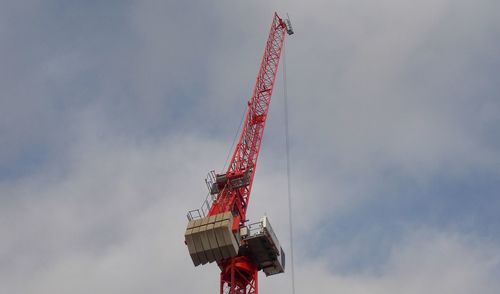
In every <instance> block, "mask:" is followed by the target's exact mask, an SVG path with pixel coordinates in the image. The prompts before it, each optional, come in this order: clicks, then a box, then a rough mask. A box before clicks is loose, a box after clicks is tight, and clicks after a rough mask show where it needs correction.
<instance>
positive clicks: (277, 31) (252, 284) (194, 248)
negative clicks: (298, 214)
mask: <svg viewBox="0 0 500 294" xmlns="http://www.w3.org/2000/svg"><path fill="white" fill-rule="evenodd" d="M286 33H288V34H289V35H291V34H293V30H292V27H291V24H290V21H289V20H288V19H285V20H283V19H281V18H280V17H279V16H278V14H276V13H275V14H274V18H273V21H272V24H271V29H270V31H269V37H268V39H267V42H266V47H265V50H264V55H263V57H262V61H261V65H260V69H259V72H258V74H257V80H256V83H255V87H254V89H253V93H252V96H251V98H250V100H249V101H248V106H247V110H246V114H245V119H244V122H243V125H242V130H241V134H240V137H239V140H238V143H237V144H236V147H235V150H234V153H233V155H232V158H231V161H230V163H229V166H228V168H227V170H226V171H225V173H220V174H216V173H215V172H214V171H211V172H210V173H209V175H208V177H207V179H206V183H207V187H208V189H209V195H208V196H207V199H206V200H205V202H204V204H203V206H202V208H201V209H196V210H192V211H190V212H189V213H188V219H189V223H188V226H187V229H186V233H185V243H186V245H187V246H188V250H189V253H190V256H191V258H192V260H193V263H194V265H195V266H197V265H200V264H205V263H210V262H217V264H218V265H219V268H220V269H221V274H220V293H221V294H224V293H230V294H233V293H234V294H236V293H244V294H254V293H255V294H256V293H258V283H257V281H258V280H257V278H258V271H259V270H263V271H264V273H265V274H266V275H267V276H269V275H273V274H278V273H282V272H284V266H285V256H284V252H283V250H282V249H281V247H280V245H279V242H278V240H277V238H276V235H275V234H274V231H273V229H272V227H271V225H270V223H269V220H268V219H267V217H263V218H262V219H261V220H260V222H257V223H253V224H250V225H246V221H247V220H246V211H247V208H248V204H249V200H250V192H251V190H252V184H253V179H254V175H255V170H256V167H257V159H258V157H259V150H260V146H261V143H262V137H263V134H264V127H265V125H266V120H267V114H268V111H269V105H270V102H271V95H272V93H273V88H274V82H275V80H276V75H277V72H278V65H279V61H280V57H281V51H282V48H283V42H284V40H285V35H286Z"/></svg>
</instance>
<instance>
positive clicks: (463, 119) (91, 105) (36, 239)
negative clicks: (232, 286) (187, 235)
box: [0, 0, 500, 293]
mask: <svg viewBox="0 0 500 294" xmlns="http://www.w3.org/2000/svg"><path fill="white" fill-rule="evenodd" d="M23 3H24V4H22V3H17V2H15V3H14V2H12V3H7V4H5V7H4V8H5V9H2V10H1V11H0V16H1V17H0V41H1V42H0V44H1V45H0V54H1V55H2V64H3V66H2V68H1V69H0V77H1V79H0V95H1V96H0V104H1V107H0V134H1V136H0V143H1V144H0V145H1V146H2V148H1V149H0V232H1V234H2V236H6V237H3V238H2V241H1V242H0V285H1V286H0V292H8V293H54V292H56V293H60V292H62V293H64V292H71V293H89V292H95V293H100V292H106V293H137V292H146V293H155V292H160V291H161V292H164V291H171V292H187V293H190V292H195V291H205V292H207V291H214V292H215V291H217V278H218V269H217V267H216V266H205V267H203V268H193V267H192V266H191V264H190V261H189V258H188V256H187V252H186V249H185V246H184V244H183V242H182V241H183V240H182V235H183V230H184V226H185V222H186V220H185V217H184V213H185V211H187V210H188V209H192V208H195V207H198V206H199V205H200V203H201V201H202V199H203V197H204V195H205V190H204V184H203V182H202V179H203V177H204V176H205V173H206V171H208V170H209V169H212V168H220V167H221V166H222V164H223V161H224V160H225V156H226V152H227V149H228V148H229V144H230V143H231V142H230V140H231V139H232V136H233V131H234V130H235V128H236V126H237V124H238V122H239V118H240V115H241V113H242V112H243V107H244V105H245V100H246V98H245V97H248V95H249V94H250V92H251V88H252V86H253V82H254V79H255V72H256V71H257V67H258V63H259V61H260V60H259V59H260V54H261V52H262V47H263V43H264V40H265V36H266V33H267V30H268V26H269V21H270V17H271V16H272V12H273V11H274V9H275V7H273V6H279V7H283V9H285V8H286V9H287V10H288V11H289V12H290V15H291V16H292V21H293V24H294V27H295V30H296V32H297V33H296V35H294V36H293V37H291V38H289V39H288V40H287V49H286V50H287V68H288V86H289V94H290V115H291V126H290V127H291V131H292V138H291V139H292V168H293V169H292V176H293V178H292V180H293V182H292V185H293V195H294V207H295V215H294V220H295V225H296V236H297V239H296V242H297V243H296V244H297V251H296V252H297V272H298V275H297V286H298V289H299V292H310V291H314V290H316V289H329V288H332V289H333V290H334V291H337V292H339V291H342V292H345V293H366V292H370V293H379V292H380V293H382V292H384V293H386V292H395V291H401V290H403V292H405V293H414V292H415V293H417V292H418V293H421V292H427V293H437V292H438V291H439V293H443V292H455V293H471V292H480V293H494V291H495V290H496V289H498V286H499V285H498V282H496V280H495V279H494V277H495V275H498V270H499V256H498V252H499V249H498V236H499V235H493V236H492V235H488V234H486V235H485V232H481V231H480V229H478V227H480V226H482V225H484V224H485V223H486V222H488V223H490V224H496V223H498V221H499V220H498V219H497V217H492V215H493V213H491V211H493V212H494V211H495V210H496V209H495V208H498V201H495V197H494V195H498V189H499V188H500V187H498V185H495V181H496V180H497V179H498V177H499V174H498V167H499V164H500V161H499V160H500V148H499V147H500V138H499V137H498V134H497V133H498V132H497V131H496V130H497V127H496V126H497V125H498V123H499V122H500V115H499V114H500V104H499V100H498V97H497V96H498V90H499V89H498V87H499V86H498V85H499V83H498V82H497V78H496V77H497V76H498V68H499V67H498V63H499V61H500V60H499V59H498V56H497V55H498V54H497V52H496V51H497V50H496V49H497V48H498V45H499V44H498V40H499V39H498V35H499V33H500V30H499V29H498V27H499V26H498V19H500V18H498V12H497V11H500V10H499V9H498V4H497V3H495V2H494V1H486V0H484V1H479V2H478V1H476V3H468V2H467V1H446V0H442V1H420V2H419V3H413V2H411V1H390V0H387V1H382V2H380V1H379V2H377V3H373V2H372V1H356V2H352V1H314V2H308V3H304V2H300V1H294V2H290V3H285V1H275V2H266V3H244V4H241V3H238V4H235V3H234V1H221V2H217V4H215V3H207V2H202V1H196V3H191V2H190V3H183V2H182V3H181V2H175V1H148V2H130V3H126V4H123V3H119V4H117V3H113V4H110V3H112V2H108V3H100V4H96V3H94V4H82V3H62V2H58V1H49V2H46V3H43V4H42V3H41V2H36V1H33V2H30V3H28V2H23ZM27 20H29V21H27ZM281 87H282V81H281V77H280V78H279V80H278V84H277V86H276V89H275V96H274V98H273V99H274V101H273V105H272V107H271V115H270V118H269V123H268V129H267V132H266V137H265V141H264V146H263V149H262V154H261V157H260V160H261V161H260V163H259V171H258V172H257V176H256V182H255V183H256V184H255V186H254V189H253V194H252V200H251V209H250V211H249V215H250V216H251V218H252V220H255V219H256V218H258V217H260V216H261V215H262V214H264V213H266V214H268V215H269V216H270V218H271V221H272V223H273V226H274V227H275V228H276V230H277V232H278V234H279V236H280V240H282V243H283V245H284V246H285V248H287V250H288V248H289V242H288V240H287V238H288V236H287V231H288V224H287V218H286V215H287V208H286V205H283V202H284V201H285V199H286V197H285V195H286V179H285V176H284V164H285V162H284V156H283V135H282V134H283V125H282V124H283V113H282V106H281V105H280V104H281V103H282V97H281V96H282V94H281V91H282V89H281ZM479 177H480V178H482V179H483V181H482V182H481V181H478V178H479ZM443 179H444V180H443ZM484 179H490V180H484ZM476 183H479V184H476ZM475 184H476V186H475ZM463 186H467V187H468V189H464V191H459V188H460V187H463ZM455 187H458V188H455ZM488 187H489V188H488ZM480 189H482V190H480ZM478 191H482V192H484V195H480V192H478ZM454 193H456V195H452V194H454ZM491 195H493V196H491ZM375 202H377V203H380V204H379V205H378V206H377V205H373V203H375ZM456 202H458V204H456ZM405 203H406V204H405ZM408 203H409V204H408ZM475 203H479V204H477V205H478V206H477V208H478V210H473V209H469V207H466V206H473V205H475ZM481 203H488V204H487V205H483V204H481ZM385 206H386V207H388V209H387V210H386V212H387V216H385V218H384V217H380V214H383V213H379V214H377V213H376V212H373V211H370V210H371V209H380V207H385ZM408 207H409V208H408ZM475 207H476V206H475ZM487 207H489V210H488V211H490V212H487V211H483V213H484V216H483V217H482V218H481V216H480V215H479V212H478V211H480V210H479V208H487ZM453 210H458V211H459V212H460V213H463V215H459V216H454V215H453V212H452V211H453ZM397 211H400V212H399V213H395V212H397ZM408 212H412V214H411V215H405V214H410V213H408ZM435 214H440V215H441V214H442V216H441V217H442V218H444V219H448V220H449V222H450V223H452V224H451V225H449V226H438V225H436V223H435V222H433V221H432V218H433V217H435ZM462 219H468V220H469V221H470V222H472V223H473V225H471V226H467V227H466V228H465V229H464V228H463V223H462ZM476 219H481V221H477V220H476ZM394 223H397V224H398V226H397V227H398V228H399V229H400V231H399V232H398V233H397V234H392V233H393V232H392V231H391V228H393V227H394V225H393V224H394ZM352 224H355V225H352ZM343 225H345V227H342V226H343ZM454 226H455V228H454ZM487 232H488V233H489V234H490V233H491V232H495V231H494V230H490V231H487ZM336 242H337V243H336ZM377 246H379V247H382V249H380V250H381V251H382V252H383V253H384V254H380V256H375V257H371V256H370V255H371V254H372V253H377V250H376V249H374V250H372V249H371V248H375V247H377ZM360 256H361V257H360ZM364 259H366V260H364ZM374 263H380V264H378V265H377V266H373V264H374ZM348 269H349V270H348ZM289 279H290V276H289V275H288V274H285V275H282V276H281V277H273V278H272V279H271V278H269V279H266V278H263V277H262V278H261V281H262V282H261V283H260V286H261V290H262V291H263V292H277V293H281V292H287V291H288V289H289V288H288V287H289V281H290V280H289ZM312 289H314V290H312Z"/></svg>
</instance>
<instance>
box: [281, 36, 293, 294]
mask: <svg viewBox="0 0 500 294" xmlns="http://www.w3.org/2000/svg"><path fill="white" fill-rule="evenodd" d="M283 96H284V99H283V100H284V107H285V109H284V110H285V148H286V177H287V189H288V225H289V228H290V264H291V268H292V271H291V272H292V294H295V264H294V260H293V258H294V254H293V222H292V218H293V217H292V216H293V213H292V212H293V210H292V188H291V180H290V179H291V176H290V140H289V131H288V130H289V128H288V91H287V84H286V53H285V45H284V44H283Z"/></svg>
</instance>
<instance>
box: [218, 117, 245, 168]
mask: <svg viewBox="0 0 500 294" xmlns="http://www.w3.org/2000/svg"><path fill="white" fill-rule="evenodd" d="M246 112H247V110H246V108H245V109H244V111H243V115H242V116H241V121H240V126H239V127H238V129H237V130H236V133H235V134H234V138H233V144H232V145H231V148H229V152H228V153H227V157H226V162H225V163H224V167H223V168H222V172H225V171H226V167H227V163H228V162H229V157H231V154H232V153H233V152H234V151H233V147H234V144H235V143H236V140H237V139H238V134H239V133H240V130H241V126H242V125H243V120H244V119H245V114H246Z"/></svg>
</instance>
